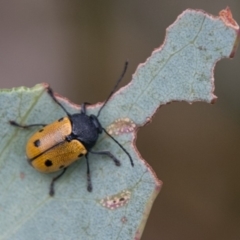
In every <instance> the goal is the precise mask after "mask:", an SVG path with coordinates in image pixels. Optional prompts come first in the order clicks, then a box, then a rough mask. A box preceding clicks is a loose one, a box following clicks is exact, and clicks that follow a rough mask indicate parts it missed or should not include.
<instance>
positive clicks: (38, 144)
mask: <svg viewBox="0 0 240 240" xmlns="http://www.w3.org/2000/svg"><path fill="white" fill-rule="evenodd" d="M33 144H34V146H35V147H39V146H40V144H41V142H40V140H39V139H37V140H36V141H34V142H33Z"/></svg>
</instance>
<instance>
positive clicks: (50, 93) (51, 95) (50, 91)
mask: <svg viewBox="0 0 240 240" xmlns="http://www.w3.org/2000/svg"><path fill="white" fill-rule="evenodd" d="M47 93H48V94H49V95H50V97H51V98H52V99H53V101H54V102H55V103H57V104H58V105H59V106H60V107H61V108H62V110H63V111H64V112H65V113H66V114H67V115H68V116H71V114H70V113H69V112H68V111H67V110H66V108H65V107H64V106H63V105H62V104H61V103H60V102H59V101H58V100H57V99H56V97H55V95H54V93H53V90H52V89H51V88H50V87H48V88H47Z"/></svg>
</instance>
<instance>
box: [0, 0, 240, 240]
mask: <svg viewBox="0 0 240 240" xmlns="http://www.w3.org/2000/svg"><path fill="white" fill-rule="evenodd" d="M227 5H228V6H230V8H231V10H232V12H233V16H234V18H235V20H236V21H238V22H239V23H240V1H239V0H228V1H225V0H214V1H213V0H212V1H210V0H208V1H206V0H201V1H200V0H198V1H197V0H182V1H180V0H179V1H177V0H175V1H173V0H147V1H146V0H145V1H143V0H131V1H129V0H122V1H114V0H112V1H108V0H106V1H94V2H93V1H56V0H55V1H53V0H38V1H33V0H21V1H18V0H12V1H6V0H5V1H4V0H2V1H1V2H0V36H1V37H0V87H1V88H11V87H17V86H22V85H25V86H28V87H32V86H34V85H35V84H37V83H40V82H48V83H50V85H51V86H52V87H53V88H54V90H55V91H56V92H58V93H60V94H61V95H63V96H66V97H67V98H69V99H70V100H72V101H73V102H76V103H82V102H86V101H87V102H91V103H95V102H99V101H104V99H105V98H106V96H107V95H108V93H109V91H110V90H111V88H112V86H113V85H114V83H115V81H116V79H117V78H118V76H119V74H120V72H121V70H122V67H123V63H124V61H125V60H126V59H129V60H130V66H129V69H128V73H127V75H126V77H125V79H124V81H123V85H125V84H127V83H128V82H129V81H130V80H131V75H132V74H133V73H134V72H135V69H136V67H137V66H138V64H139V63H142V62H145V60H146V58H147V57H148V56H150V54H151V52H152V50H153V49H154V48H156V47H159V46H160V45H161V44H162V42H163V40H164V37H165V29H166V28H167V27H168V26H169V25H170V24H172V23H173V22H174V21H175V19H176V18H177V16H178V15H179V14H180V13H181V12H182V11H183V10H185V9H187V8H194V9H204V10H205V11H207V12H209V13H212V14H214V15H218V12H219V11H220V10H222V9H224V8H225V7H226V6H227ZM239 63H240V54H239V53H237V54H236V56H235V58H234V59H233V60H228V59H224V60H222V61H221V62H219V63H218V64H217V67H216V71H215V79H216V82H215V83H216V91H215V94H216V95H217V96H218V98H219V99H218V101H217V103H216V104H214V105H210V104H206V103H194V104H193V105H189V104H187V103H172V104H168V105H166V106H163V107H161V108H160V109H159V111H158V112H157V114H156V115H155V117H154V118H153V122H152V123H151V124H149V125H147V126H145V127H144V128H142V129H141V130H140V131H139V132H138V133H139V134H138V139H137V146H138V149H139V151H140V152H141V154H142V156H143V157H144V159H146V160H147V161H148V162H149V164H150V165H151V166H152V167H153V169H154V170H155V171H156V174H157V176H158V177H159V179H161V180H162V181H163V182H164V185H163V188H162V191H161V192H160V194H159V196H158V197H157V199H156V201H155V204H154V206H153V209H152V212H151V214H150V216H149V220H148V222H147V225H146V229H145V231H144V233H143V237H142V239H143V240H148V239H150V240H155V239H156V240H158V239H159V240H163V239H164V240H175V239H178V240H192V239H194V240H212V239H218V240H226V239H227V240H237V239H240V176H239V170H240V146H239V143H240V107H239V106H240V95H239V91H240V67H239V66H240V65H239Z"/></svg>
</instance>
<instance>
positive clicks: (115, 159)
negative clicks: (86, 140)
mask: <svg viewBox="0 0 240 240" xmlns="http://www.w3.org/2000/svg"><path fill="white" fill-rule="evenodd" d="M89 152H90V153H93V154H99V155H106V156H108V157H110V158H111V159H112V160H113V161H114V162H115V164H116V166H120V165H121V163H120V161H119V160H118V159H117V158H116V157H115V156H114V155H113V154H112V153H110V152H109V151H100V152H94V151H89Z"/></svg>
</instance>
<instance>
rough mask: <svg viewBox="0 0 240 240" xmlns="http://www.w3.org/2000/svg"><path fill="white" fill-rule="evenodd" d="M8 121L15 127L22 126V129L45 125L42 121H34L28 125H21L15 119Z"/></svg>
mask: <svg viewBox="0 0 240 240" xmlns="http://www.w3.org/2000/svg"><path fill="white" fill-rule="evenodd" d="M9 123H10V124H11V125H13V126H15V127H20V128H23V129H28V128H30V127H37V126H41V127H45V126H46V125H47V124H43V123H36V124H30V125H22V124H19V123H17V122H15V121H11V120H10V121H9Z"/></svg>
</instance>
